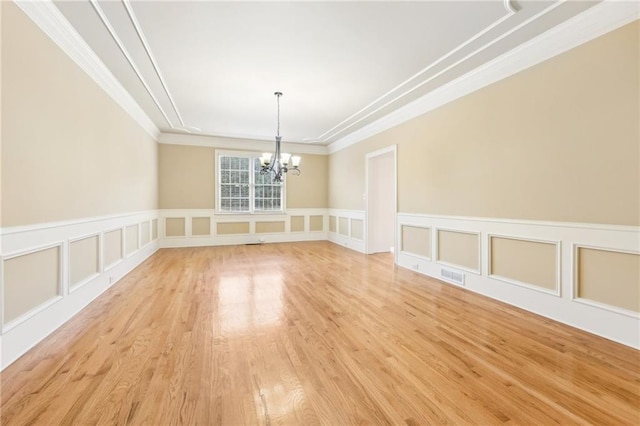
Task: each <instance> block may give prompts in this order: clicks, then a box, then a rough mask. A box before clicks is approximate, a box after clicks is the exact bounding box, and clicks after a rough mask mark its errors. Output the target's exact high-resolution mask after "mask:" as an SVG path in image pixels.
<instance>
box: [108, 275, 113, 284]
mask: <svg viewBox="0 0 640 426" xmlns="http://www.w3.org/2000/svg"><path fill="white" fill-rule="evenodd" d="M109 284H113V275H112V276H110V277H109Z"/></svg>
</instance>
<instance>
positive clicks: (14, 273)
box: [3, 247, 60, 324]
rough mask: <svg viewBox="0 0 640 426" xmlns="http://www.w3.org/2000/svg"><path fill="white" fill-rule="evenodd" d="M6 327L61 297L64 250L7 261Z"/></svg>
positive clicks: (48, 250)
mask: <svg viewBox="0 0 640 426" xmlns="http://www.w3.org/2000/svg"><path fill="white" fill-rule="evenodd" d="M3 292H4V294H3V303H4V305H3V307H4V314H3V315H4V324H6V323H8V322H9V321H11V320H14V319H16V318H18V317H19V316H20V315H23V314H25V313H27V312H29V311H30V310H31V309H34V308H36V307H38V306H40V305H41V304H43V303H45V302H47V301H49V300H51V299H53V298H54V297H56V296H58V295H60V247H52V248H49V249H45V250H40V251H37V252H34V253H29V254H25V255H22V256H19V257H15V258H13V259H9V260H6V261H5V262H4V288H3Z"/></svg>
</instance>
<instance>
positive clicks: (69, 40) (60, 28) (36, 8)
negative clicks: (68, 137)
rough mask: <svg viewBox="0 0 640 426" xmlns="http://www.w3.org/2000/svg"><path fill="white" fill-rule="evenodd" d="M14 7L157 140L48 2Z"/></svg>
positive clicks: (134, 106) (154, 131) (122, 91)
mask: <svg viewBox="0 0 640 426" xmlns="http://www.w3.org/2000/svg"><path fill="white" fill-rule="evenodd" d="M14 3H15V4H16V5H17V6H18V7H19V8H20V9H21V10H22V11H23V12H24V13H25V14H26V15H27V16H28V17H29V18H31V20H32V21H33V22H34V23H35V24H36V25H37V26H38V27H40V29H41V30H42V31H43V32H44V33H45V34H46V35H47V36H49V38H51V40H53V42H54V43H55V44H57V45H58V47H60V49H62V51H63V52H64V53H66V54H67V55H68V56H69V58H71V60H72V61H73V62H75V63H76V64H77V65H78V66H79V67H80V68H81V69H82V70H83V71H84V72H85V73H87V74H88V75H89V77H91V78H92V79H93V81H95V82H96V83H97V84H98V86H100V88H102V90H104V91H105V92H106V93H107V94H108V95H109V96H110V97H111V98H112V99H113V100H114V101H115V102H116V103H117V104H118V105H120V107H122V109H124V110H125V112H127V114H129V115H130V116H131V117H132V118H133V119H134V120H135V121H136V122H137V123H138V124H139V125H140V127H142V128H143V129H144V130H145V131H146V132H147V133H148V134H149V135H151V137H152V138H153V139H155V140H158V137H159V135H160V130H159V129H158V127H157V126H156V125H155V124H154V123H153V121H151V119H150V118H149V117H148V116H147V114H146V113H145V112H144V111H143V110H142V108H140V105H138V103H137V102H136V101H135V100H134V99H133V97H132V96H131V95H130V94H129V92H127V91H126V90H125V88H124V87H123V86H122V85H121V84H120V82H119V81H118V79H116V78H115V76H114V75H113V74H112V73H111V71H109V69H108V68H107V67H106V65H104V63H103V62H102V61H101V60H100V58H98V55H96V54H95V52H94V51H93V50H91V48H90V47H89V45H88V44H87V43H86V42H85V41H84V40H83V39H82V37H80V34H78V32H77V31H76V30H75V29H74V28H73V27H72V26H71V24H70V23H69V21H67V20H66V18H65V17H64V15H62V13H61V12H60V11H59V10H58V8H57V7H56V6H55V5H54V4H53V2H52V1H51V0H40V1H25V0H14Z"/></svg>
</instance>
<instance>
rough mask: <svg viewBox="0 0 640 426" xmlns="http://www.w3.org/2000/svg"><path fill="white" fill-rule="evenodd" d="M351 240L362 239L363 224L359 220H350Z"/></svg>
mask: <svg viewBox="0 0 640 426" xmlns="http://www.w3.org/2000/svg"><path fill="white" fill-rule="evenodd" d="M351 238H355V239H356V240H362V239H364V222H363V221H362V220H360V219H351Z"/></svg>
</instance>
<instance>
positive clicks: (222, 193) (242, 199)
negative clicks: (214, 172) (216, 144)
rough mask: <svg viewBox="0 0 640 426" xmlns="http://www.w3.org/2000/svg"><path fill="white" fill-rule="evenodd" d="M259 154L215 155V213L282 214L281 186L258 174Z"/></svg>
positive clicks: (282, 198)
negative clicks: (216, 176) (216, 178)
mask: <svg viewBox="0 0 640 426" xmlns="http://www.w3.org/2000/svg"><path fill="white" fill-rule="evenodd" d="M259 157H260V154H255V155H253V154H239V153H219V154H218V167H217V169H218V188H217V189H218V191H217V193H218V210H219V211H221V212H230V213H254V212H283V211H284V197H283V195H284V189H283V188H284V186H283V184H282V183H271V175H269V174H267V175H261V174H260V168H261V167H260V158H259Z"/></svg>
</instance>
